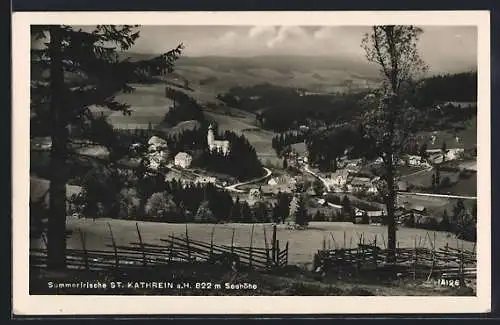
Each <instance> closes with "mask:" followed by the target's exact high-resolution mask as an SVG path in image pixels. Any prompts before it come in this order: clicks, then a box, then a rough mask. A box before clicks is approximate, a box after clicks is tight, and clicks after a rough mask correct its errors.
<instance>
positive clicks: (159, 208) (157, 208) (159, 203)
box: [145, 192, 177, 220]
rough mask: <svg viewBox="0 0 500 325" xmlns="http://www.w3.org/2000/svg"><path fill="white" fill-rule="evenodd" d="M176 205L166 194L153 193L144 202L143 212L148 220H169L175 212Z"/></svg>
mask: <svg viewBox="0 0 500 325" xmlns="http://www.w3.org/2000/svg"><path fill="white" fill-rule="evenodd" d="M176 208H177V206H176V204H175V202H174V201H173V200H172V197H171V196H170V195H168V193H166V192H161V193H159V192H158V193H153V195H151V197H150V198H149V199H148V201H147V202H146V206H145V212H146V215H147V216H148V217H150V218H160V219H167V220H168V219H169V217H171V216H172V214H174V213H175V212H176Z"/></svg>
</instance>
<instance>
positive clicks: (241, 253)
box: [30, 224, 289, 271]
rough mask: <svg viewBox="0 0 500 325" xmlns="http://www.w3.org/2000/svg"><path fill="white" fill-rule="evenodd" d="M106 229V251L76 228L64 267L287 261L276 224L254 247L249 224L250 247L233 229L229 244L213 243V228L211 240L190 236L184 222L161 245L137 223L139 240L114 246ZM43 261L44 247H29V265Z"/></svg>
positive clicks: (258, 265) (260, 266)
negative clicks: (147, 238)
mask: <svg viewBox="0 0 500 325" xmlns="http://www.w3.org/2000/svg"><path fill="white" fill-rule="evenodd" d="M108 228H109V232H110V235H111V243H112V244H111V245H106V247H107V248H108V249H107V250H88V249H87V248H86V240H85V233H84V232H82V231H79V234H80V239H81V244H82V249H67V250H66V256H67V259H66V260H67V263H66V264H67V267H68V268H73V269H75V268H76V269H88V270H107V269H112V268H115V269H120V268H123V267H127V268H130V267H152V266H159V265H166V264H169V263H173V262H215V261H216V258H215V257H217V256H219V257H228V258H233V259H235V258H236V259H237V260H238V263H239V265H242V266H244V267H249V268H252V269H256V270H260V271H264V270H272V269H277V268H282V267H284V266H286V265H287V264H288V249H289V248H288V242H287V243H286V244H285V247H284V248H283V249H280V242H279V240H277V239H276V227H273V235H272V236H273V237H272V240H271V243H270V245H268V239H267V235H266V234H264V238H265V247H254V246H253V234H254V227H252V233H251V239H250V246H249V247H240V246H235V245H234V230H233V235H232V239H231V245H218V244H215V243H214V231H215V228H213V230H212V234H211V240H210V242H204V241H200V240H196V239H192V238H190V236H189V232H188V228H187V225H186V233H185V234H184V235H183V236H174V235H169V236H168V238H166V239H160V241H161V242H162V244H150V243H144V242H143V240H142V235H141V232H140V230H139V225H138V224H136V228H137V236H138V240H139V241H138V242H131V243H129V245H117V244H116V242H115V238H114V235H113V231H112V229H111V225H110V224H108ZM264 233H265V228H264ZM111 249H112V250H111ZM46 260H47V252H46V249H34V248H32V249H31V250H30V265H31V266H32V267H41V268H44V267H46Z"/></svg>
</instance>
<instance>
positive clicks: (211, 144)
mask: <svg viewBox="0 0 500 325" xmlns="http://www.w3.org/2000/svg"><path fill="white" fill-rule="evenodd" d="M207 144H208V150H209V151H210V152H212V153H215V152H220V153H222V154H223V155H228V154H229V153H230V152H231V146H230V143H229V141H227V140H216V139H215V136H214V131H213V127H212V126H211V125H210V126H209V128H208V132H207ZM140 147H141V144H139V143H134V144H132V145H131V147H130V151H131V152H137V151H138V150H139V148H140ZM147 147H148V148H147V153H146V157H145V158H146V161H147V162H148V167H149V168H150V169H151V170H159V169H161V168H162V167H172V166H176V167H179V168H184V169H186V168H189V167H191V164H192V162H193V156H192V155H191V154H189V153H187V152H178V153H177V154H176V155H175V156H174V157H173V161H170V153H169V151H168V143H167V141H166V140H165V139H162V138H160V137H158V136H152V137H151V138H150V139H149V141H148V143H147Z"/></svg>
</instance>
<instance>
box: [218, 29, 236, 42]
mask: <svg viewBox="0 0 500 325" xmlns="http://www.w3.org/2000/svg"><path fill="white" fill-rule="evenodd" d="M238 38H239V36H238V34H237V33H236V32H234V31H229V32H226V33H224V34H223V35H222V36H221V37H220V38H219V39H218V40H217V43H219V44H220V45H234V43H235V42H236V41H237V40H238Z"/></svg>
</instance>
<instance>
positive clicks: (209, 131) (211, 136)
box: [207, 124, 215, 148]
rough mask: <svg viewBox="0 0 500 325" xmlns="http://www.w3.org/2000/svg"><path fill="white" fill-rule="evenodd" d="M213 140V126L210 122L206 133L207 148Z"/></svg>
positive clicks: (210, 146)
mask: <svg viewBox="0 0 500 325" xmlns="http://www.w3.org/2000/svg"><path fill="white" fill-rule="evenodd" d="M214 140H215V137H214V128H213V126H212V124H210V125H209V126H208V134H207V143H208V147H209V148H212V146H213V144H214Z"/></svg>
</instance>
